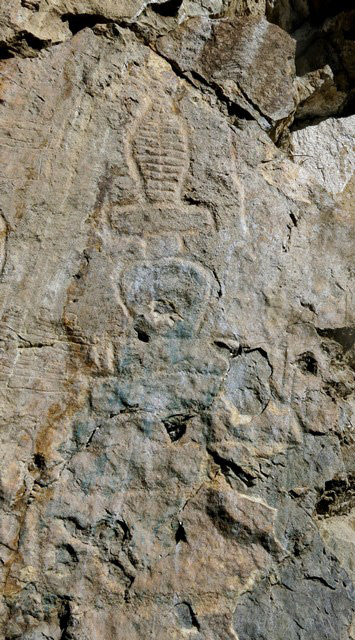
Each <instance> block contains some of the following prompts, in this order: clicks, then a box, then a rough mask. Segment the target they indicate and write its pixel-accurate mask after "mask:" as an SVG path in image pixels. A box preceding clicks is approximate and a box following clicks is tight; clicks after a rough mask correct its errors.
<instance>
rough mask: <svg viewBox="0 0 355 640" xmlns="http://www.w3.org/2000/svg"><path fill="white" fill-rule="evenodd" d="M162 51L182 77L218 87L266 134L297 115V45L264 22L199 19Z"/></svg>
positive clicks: (161, 45)
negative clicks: (197, 78)
mask: <svg viewBox="0 0 355 640" xmlns="http://www.w3.org/2000/svg"><path fill="white" fill-rule="evenodd" d="M157 50H158V51H159V53H162V54H163V55H164V56H165V57H166V58H168V59H169V60H171V61H172V62H173V63H174V64H177V65H178V67H179V69H180V70H181V71H182V72H183V73H187V72H193V73H196V74H198V75H199V76H201V77H202V78H203V79H204V80H205V81H207V82H209V83H212V84H213V85H215V86H216V87H218V88H219V89H220V90H221V91H223V94H224V96H225V98H226V99H229V100H230V101H231V102H232V103H233V102H235V103H236V104H237V105H239V106H240V107H241V108H243V109H245V110H246V111H247V112H248V113H250V114H251V115H252V116H253V117H255V118H256V119H257V120H258V122H259V123H260V124H261V125H262V126H263V127H264V128H265V129H267V130H269V129H270V128H272V126H274V125H275V124H276V123H277V122H278V121H279V120H283V119H284V118H287V116H289V115H290V114H291V113H292V112H293V110H294V107H295V94H294V88H293V78H294V75H295V68H294V56H295V43H294V41H293V40H292V39H291V38H290V37H289V36H287V34H285V33H284V32H283V31H281V29H279V28H278V27H275V26H273V25H271V24H269V23H268V22H267V21H266V20H265V19H261V18H255V17H245V18H239V19H238V18H237V19H234V20H227V21H221V22H214V21H211V20H209V19H208V18H194V19H191V20H189V21H188V22H186V23H184V24H183V25H182V26H181V27H179V28H178V29H177V30H176V31H174V32H171V33H169V34H168V35H166V36H163V37H162V38H160V39H159V40H158V42H157ZM275 51H276V52H277V54H276V55H277V62H276V68H275ZM271 73H272V74H273V83H272V84H271V85H270V83H269V77H270V74H271Z"/></svg>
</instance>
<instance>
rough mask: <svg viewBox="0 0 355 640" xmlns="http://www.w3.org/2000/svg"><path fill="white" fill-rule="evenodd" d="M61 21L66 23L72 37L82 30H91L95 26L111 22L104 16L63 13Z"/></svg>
mask: <svg viewBox="0 0 355 640" xmlns="http://www.w3.org/2000/svg"><path fill="white" fill-rule="evenodd" d="M61 20H62V21H63V22H67V23H68V27H69V29H70V31H71V32H72V34H73V35H75V34H76V33H78V32H79V31H82V30H83V29H87V28H88V29H92V28H93V27H95V26H96V25H97V24H109V23H111V22H112V20H110V19H109V18H106V17H105V16H102V15H98V14H94V13H65V14H64V15H62V17H61Z"/></svg>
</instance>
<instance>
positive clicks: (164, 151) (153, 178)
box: [133, 103, 188, 202]
mask: <svg viewBox="0 0 355 640" xmlns="http://www.w3.org/2000/svg"><path fill="white" fill-rule="evenodd" d="M133 154H134V157H135V160H136V162H137V165H138V167H139V170H140V172H141V175H142V177H143V181H144V187H145V191H146V196H147V198H148V200H151V201H152V202H172V201H176V200H179V198H180V189H181V183H182V180H183V178H184V173H185V171H186V167H187V162H188V154H187V145H186V140H185V135H184V130H183V128H182V126H181V123H180V120H179V118H178V117H177V116H176V115H175V114H173V113H171V109H170V106H169V105H165V104H162V103H158V104H153V105H152V106H151V107H150V109H149V110H148V111H147V112H146V113H145V115H144V116H143V118H142V120H141V122H140V123H139V125H138V128H137V133H136V137H135V140H134V142H133Z"/></svg>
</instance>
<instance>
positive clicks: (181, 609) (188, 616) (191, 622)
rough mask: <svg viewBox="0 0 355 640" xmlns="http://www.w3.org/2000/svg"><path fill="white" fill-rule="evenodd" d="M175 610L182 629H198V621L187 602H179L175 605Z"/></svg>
mask: <svg viewBox="0 0 355 640" xmlns="http://www.w3.org/2000/svg"><path fill="white" fill-rule="evenodd" d="M175 611H176V615H177V618H178V620H179V623H180V625H181V626H182V627H183V628H184V629H193V628H196V629H198V630H199V629H200V625H199V622H198V620H197V618H196V615H195V614H194V612H193V609H192V607H191V605H190V604H189V603H188V602H179V603H178V604H176V605H175Z"/></svg>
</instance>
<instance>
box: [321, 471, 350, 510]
mask: <svg viewBox="0 0 355 640" xmlns="http://www.w3.org/2000/svg"><path fill="white" fill-rule="evenodd" d="M354 506H355V476H353V475H350V476H349V477H348V478H333V480H328V481H327V482H326V483H325V485H324V489H323V490H322V491H321V492H320V498H319V500H318V502H317V503H316V513H317V515H318V516H322V517H324V518H329V517H331V516H343V515H346V514H347V513H350V511H351V509H352V508H353V507H354Z"/></svg>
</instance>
